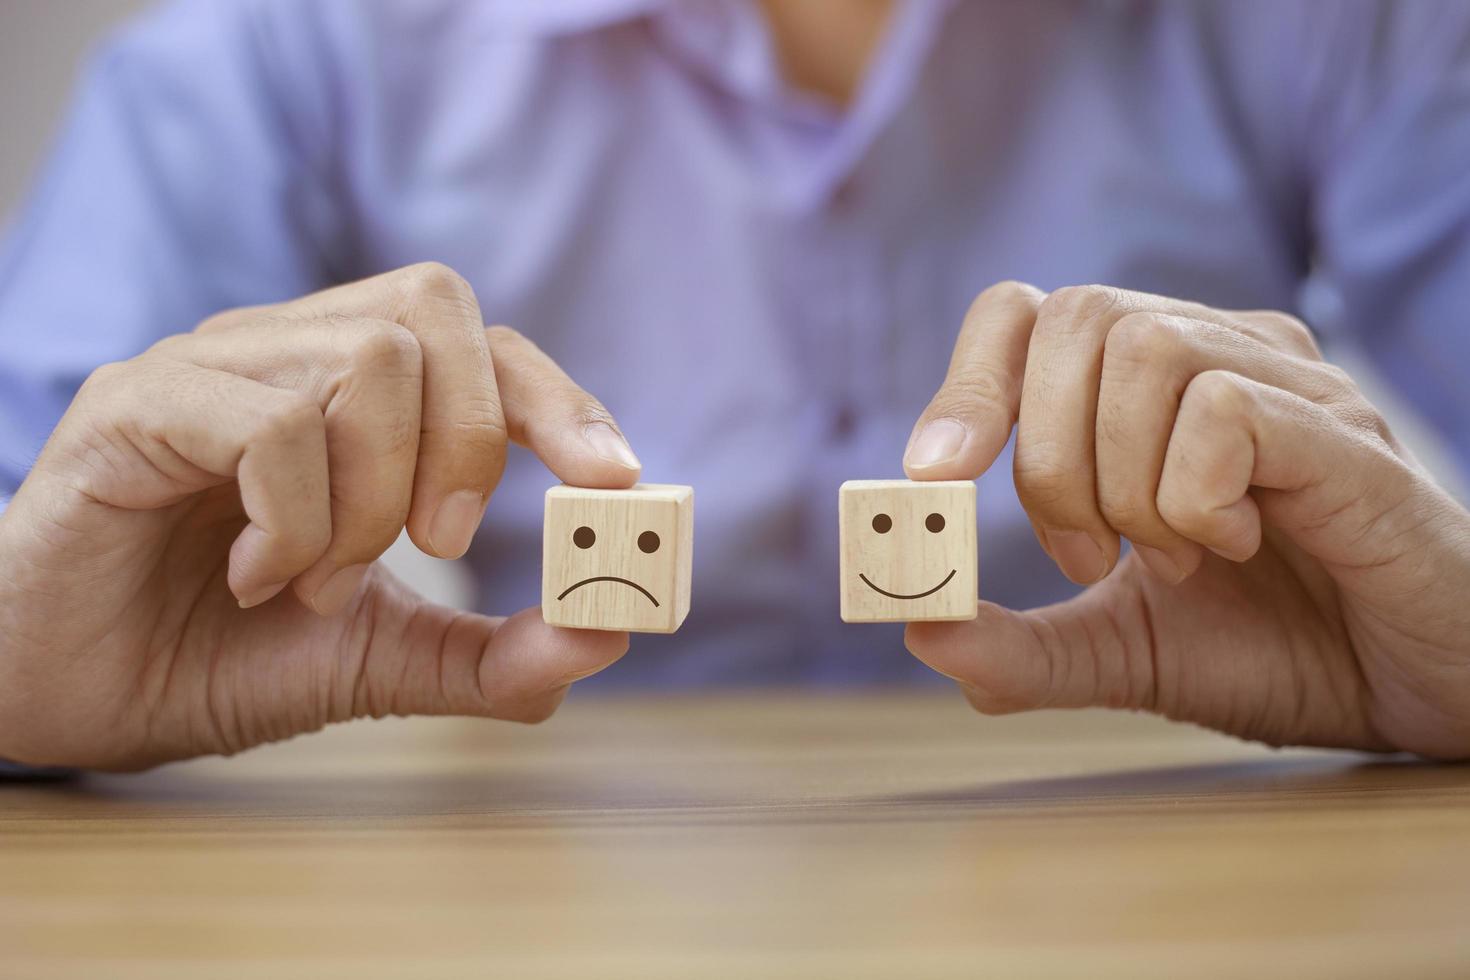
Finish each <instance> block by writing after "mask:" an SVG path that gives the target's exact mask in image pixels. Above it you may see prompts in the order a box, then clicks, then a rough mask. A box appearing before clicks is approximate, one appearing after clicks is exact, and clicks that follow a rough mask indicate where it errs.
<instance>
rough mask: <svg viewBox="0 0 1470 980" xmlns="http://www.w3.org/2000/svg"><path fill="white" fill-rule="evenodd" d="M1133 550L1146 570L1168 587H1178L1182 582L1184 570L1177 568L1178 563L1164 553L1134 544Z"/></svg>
mask: <svg viewBox="0 0 1470 980" xmlns="http://www.w3.org/2000/svg"><path fill="white" fill-rule="evenodd" d="M1133 550H1134V552H1136V553H1137V554H1138V557H1139V560H1141V561H1142V562H1143V563H1144V565H1146V566H1147V567H1148V570H1149V571H1151V572H1153V573H1154V574H1155V575H1157V576H1158V577H1159V578H1161V579H1163V580H1164V581H1165V582H1168V583H1169V584H1170V585H1178V584H1179V583H1180V582H1183V581H1184V569H1183V568H1181V567H1179V563H1178V562H1177V561H1175V560H1174V559H1173V558H1170V557H1169V555H1168V554H1167V553H1166V552H1163V551H1160V550H1159V549H1158V548H1150V547H1148V546H1147V545H1142V544H1135V545H1134V546H1133Z"/></svg>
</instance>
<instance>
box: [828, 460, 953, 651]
mask: <svg viewBox="0 0 1470 980" xmlns="http://www.w3.org/2000/svg"><path fill="white" fill-rule="evenodd" d="M837 514H838V521H839V523H840V525H841V527H840V534H841V539H842V555H841V559H840V562H839V575H840V577H841V580H842V584H841V588H842V618H843V620H844V621H845V622H849V623H891V622H914V621H917V620H944V619H952V620H959V619H974V618H975V614H976V602H977V599H976V578H977V576H978V570H977V557H976V545H975V484H973V483H970V482H968V481H965V480H954V481H944V482H939V481H935V482H932V483H915V482H912V481H910V480H849V481H848V482H846V483H844V484H843V485H842V488H841V489H840V490H839V491H838V494H837Z"/></svg>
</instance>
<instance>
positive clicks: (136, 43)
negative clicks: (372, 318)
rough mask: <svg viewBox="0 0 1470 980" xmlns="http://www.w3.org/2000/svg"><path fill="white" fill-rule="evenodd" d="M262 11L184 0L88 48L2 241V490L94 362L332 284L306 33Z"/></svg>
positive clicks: (329, 227) (14, 482) (329, 218)
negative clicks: (54, 138)
mask: <svg viewBox="0 0 1470 980" xmlns="http://www.w3.org/2000/svg"><path fill="white" fill-rule="evenodd" d="M267 10H268V7H267V6H266V4H265V3H264V2H256V0H251V2H246V0H182V2H175V3H172V4H170V5H167V6H165V7H162V8H160V9H159V10H157V11H156V12H154V13H152V14H150V15H149V16H148V17H147V18H145V19H143V20H141V21H139V22H137V23H135V24H133V25H132V26H130V27H129V28H127V29H126V30H125V31H124V32H123V33H121V34H120V35H118V36H117V37H115V38H114V39H113V40H112V41H110V42H109V43H108V44H106V45H105V46H104V47H103V48H102V49H101V50H100V51H99V52H98V53H97V54H96V55H95V56H94V57H93V58H92V60H91V62H90V65H89V67H88V68H87V70H86V72H85V74H84V76H83V78H82V81H81V83H80V87H79V91H78V95H77V97H76V99H75V103H74V105H73V107H72V109H71V111H70V114H69V119H68V121H67V123H66V125H65V127H64V130H63V133H62V136H61V139H60V141H59V143H58V144H57V146H56V147H55V149H54V151H53V153H52V155H51V158H50V160H49V162H48V163H47V164H46V165H45V167H44V168H43V170H42V173H41V175H40V177H39V179H38V180H37V182H36V185H35V187H34V189H33V191H32V192H31V194H30V196H29V199H28V200H27V201H26V202H25V204H24V206H23V207H22V209H21V211H20V212H19V214H18V215H17V216H16V218H15V220H14V222H13V224H12V225H11V226H10V227H9V229H8V231H7V234H6V237H5V241H4V243H3V246H0V499H3V498H4V497H6V496H8V495H9V494H13V493H14V491H15V489H16V487H17V486H18V485H19V483H20V481H21V479H22V478H23V477H24V476H25V473H26V471H27V470H28V469H29V467H30V464H31V462H32V461H33V460H34V458H35V455H36V453H37V452H38V451H39V450H40V448H41V446H42V444H43V443H44V441H45V439H46V438H47V436H48V435H49V433H50V431H51V429H52V428H53V427H54V426H55V424H56V422H57V420H58V419H59V418H60V416H61V414H62V413H63V412H64V411H65V410H66V407H67V405H68V404H69V403H70V401H71V399H72V397H73V396H74V394H75V393H76V390H77V388H78V387H79V386H80V384H81V382H82V381H83V380H84V379H85V378H86V377H87V375H88V374H90V373H91V372H92V371H93V370H95V369H96V368H97V367H98V366H99V365H101V364H103V363H106V362H109V361H115V360H120V359H125V358H128V357H132V356H134V355H136V354H138V353H140V352H141V351H143V350H144V349H146V348H147V347H148V346H149V345H150V344H152V343H153V342H154V341H156V340H158V339H159V338H162V337H164V336H168V335H170V334H176V333H181V332H186V331H188V330H191V329H192V328H193V327H194V326H195V325H196V324H197V323H198V322H199V321H200V320H202V319H204V318H205V317H207V316H208V315H209V314H211V313H213V312H216V311H218V310H220V309H223V308H227V307H231V306H238V305H244V304H249V303H261V302H270V301H276V300H280V299H284V298H286V297H289V296H295V295H300V294H302V293H305V292H309V291H311V290H312V289H315V288H317V287H319V286H320V285H322V284H323V283H324V282H325V281H327V280H328V279H329V278H330V271H329V270H328V269H327V268H326V261H325V259H324V258H323V256H324V255H326V254H327V252H328V250H327V249H326V248H325V245H326V243H327V241H328V239H329V238H330V237H331V236H332V235H333V234H334V231H333V227H334V219H333V214H334V210H335V209H334V208H333V206H332V202H331V200H330V197H329V195H327V194H326V193H325V191H324V190H323V188H324V187H325V186H326V182H325V181H324V180H323V179H322V177H321V175H322V173H323V172H324V170H325V168H326V167H327V163H326V161H325V160H324V159H323V158H322V153H323V151H322V150H321V149H320V147H321V146H322V145H323V144H324V142H325V141H324V140H323V139H322V138H321V137H322V134H323V133H325V132H327V129H328V126H327V125H326V122H325V121H324V120H322V119H321V118H320V116H321V115H322V105H323V102H322V95H321V93H320V92H318V91H317V90H316V88H315V87H314V85H313V83H312V80H311V79H310V78H307V77H303V76H302V73H301V72H300V71H293V70H292V65H293V64H295V63H299V61H300V59H299V58H293V57H291V55H293V54H299V49H300V46H301V45H302V44H303V43H304V39H306V38H308V37H309V34H308V33H307V32H305V31H300V32H296V33H293V34H292V35H291V36H289V37H286V38H277V37H274V36H273V34H272V31H273V27H272V22H271V18H269V17H268V16H266V13H267ZM276 33H278V34H279V33H281V32H279V31H278V32H276ZM283 91H290V92H292V93H293V98H292V99H290V100H284V99H281V98H279V93H281V92H283Z"/></svg>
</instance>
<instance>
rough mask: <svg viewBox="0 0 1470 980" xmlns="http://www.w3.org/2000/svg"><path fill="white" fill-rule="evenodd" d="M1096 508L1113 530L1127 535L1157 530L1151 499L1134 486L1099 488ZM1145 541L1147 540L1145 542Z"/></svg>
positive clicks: (1131, 535)
mask: <svg viewBox="0 0 1470 980" xmlns="http://www.w3.org/2000/svg"><path fill="white" fill-rule="evenodd" d="M1097 502H1098V509H1099V510H1100V511H1101V512H1102V516H1103V520H1105V521H1107V522H1108V526H1109V527H1111V528H1112V529H1113V530H1115V531H1117V532H1119V533H1120V534H1123V535H1125V536H1128V537H1133V536H1134V535H1138V534H1148V533H1150V532H1153V531H1155V530H1157V525H1156V518H1155V517H1154V508H1153V506H1152V501H1150V500H1148V499H1147V498H1146V497H1145V496H1143V495H1142V494H1141V493H1140V492H1139V491H1138V490H1137V489H1136V488H1133V487H1128V488H1101V487H1100V488H1099V489H1098V494H1097ZM1145 543H1147V542H1145Z"/></svg>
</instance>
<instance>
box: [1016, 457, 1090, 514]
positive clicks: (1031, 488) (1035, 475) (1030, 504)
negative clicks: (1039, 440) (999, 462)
mask: <svg viewBox="0 0 1470 980" xmlns="http://www.w3.org/2000/svg"><path fill="white" fill-rule="evenodd" d="M1015 479H1016V492H1017V494H1018V495H1019V496H1020V498H1021V502H1022V503H1023V504H1024V505H1025V506H1026V509H1027V510H1028V511H1033V510H1035V511H1042V512H1045V511H1053V510H1056V509H1059V508H1061V507H1062V506H1064V505H1065V504H1067V503H1068V502H1069V501H1070V500H1071V499H1072V498H1073V497H1074V496H1075V495H1076V493H1077V483H1078V470H1077V467H1076V466H1075V465H1069V464H1068V463H1067V461H1066V460H1064V459H1063V458H1062V455H1061V454H1060V453H1059V452H1057V451H1056V450H1055V449H1053V448H1051V447H1049V446H1042V447H1030V448H1026V449H1022V448H1021V447H1019V446H1018V447H1017V448H1016V457H1015Z"/></svg>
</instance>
